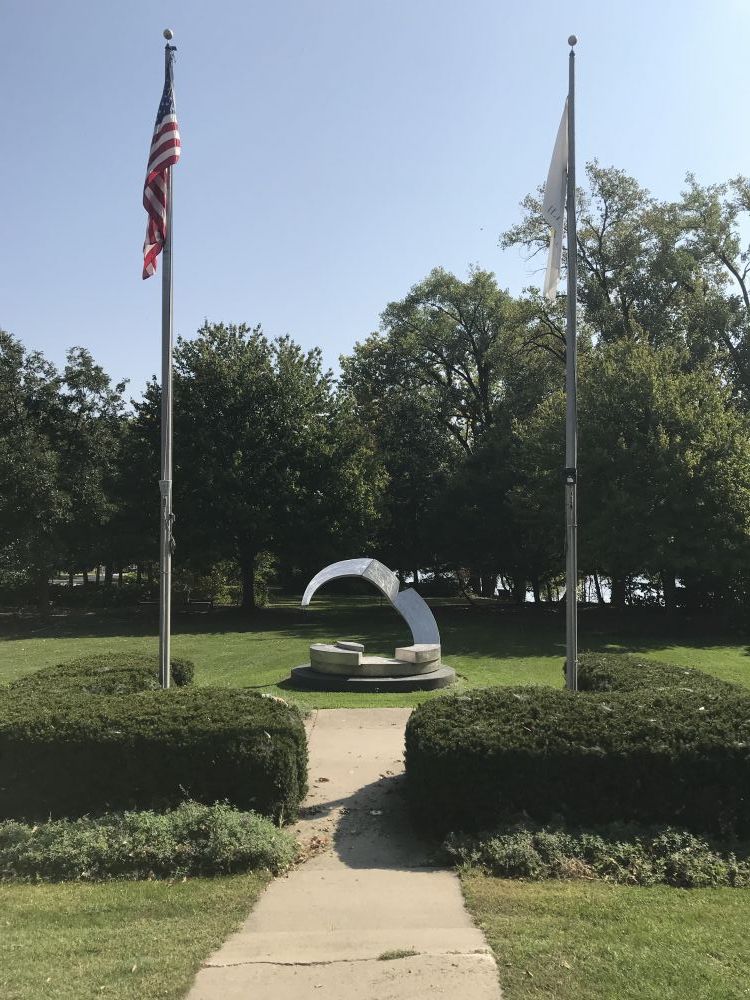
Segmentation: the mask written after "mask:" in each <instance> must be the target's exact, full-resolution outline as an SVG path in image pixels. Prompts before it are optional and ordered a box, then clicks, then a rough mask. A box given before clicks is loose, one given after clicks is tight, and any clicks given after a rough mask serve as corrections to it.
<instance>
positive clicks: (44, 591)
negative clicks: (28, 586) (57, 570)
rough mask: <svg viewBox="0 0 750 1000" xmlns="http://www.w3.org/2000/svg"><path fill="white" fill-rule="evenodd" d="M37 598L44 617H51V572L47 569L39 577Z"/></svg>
mask: <svg viewBox="0 0 750 1000" xmlns="http://www.w3.org/2000/svg"><path fill="white" fill-rule="evenodd" d="M36 599H37V603H38V607H39V611H40V613H41V615H42V617H43V618H47V617H49V573H47V571H46V570H45V571H44V572H43V573H40V574H39V577H38V578H37V585H36Z"/></svg>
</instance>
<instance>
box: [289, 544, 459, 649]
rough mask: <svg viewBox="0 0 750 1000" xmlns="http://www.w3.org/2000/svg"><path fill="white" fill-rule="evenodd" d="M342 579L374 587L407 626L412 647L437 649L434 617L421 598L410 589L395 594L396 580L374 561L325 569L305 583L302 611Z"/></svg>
mask: <svg viewBox="0 0 750 1000" xmlns="http://www.w3.org/2000/svg"><path fill="white" fill-rule="evenodd" d="M346 577H361V578H362V579H364V580H369V581H370V583H372V584H374V586H376V587H377V588H378V590H379V591H380V593H381V594H382V595H383V596H384V597H387V598H388V600H389V601H390V603H391V604H392V605H393V607H394V608H395V609H396V611H398V613H399V614H400V615H401V617H402V618H403V619H404V621H405V622H406V624H407V625H408V626H409V628H410V629H411V634H412V642H413V643H414V644H415V645H417V644H422V643H427V644H434V645H438V646H439V645H440V632H439V631H438V627H437V622H436V621H435V616H434V615H433V613H432V612H431V611H430V609H429V607H428V606H427V604H426V602H425V600H424V598H422V597H421V596H420V595H419V594H418V593H417V592H416V590H412V588H411V587H407V589H406V590H402V591H401V592H399V582H398V577H397V576H396V574H395V573H394V572H393V570H390V569H388V567H387V566H384V565H383V563H382V562H378V560H377V559H367V558H364V559H343V560H341V562H335V563H331V565H330V566H326V568H325V569H322V570H321V571H320V573H316V574H315V576H314V577H313V578H312V580H311V581H310V582H309V583H308V585H307V588H306V590H305V593H304V594H303V595H302V607H303V608H306V607H307V606H308V605H309V603H310V601H311V600H312V598H313V595H314V594H315V592H316V591H317V590H318V589H319V588H320V587H322V586H323V584H325V583H329V582H330V581H331V580H341V579H344V578H346Z"/></svg>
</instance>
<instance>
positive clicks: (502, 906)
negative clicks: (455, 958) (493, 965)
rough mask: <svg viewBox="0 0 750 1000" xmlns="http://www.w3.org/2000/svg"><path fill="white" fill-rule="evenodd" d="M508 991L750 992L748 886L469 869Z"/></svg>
mask: <svg viewBox="0 0 750 1000" xmlns="http://www.w3.org/2000/svg"><path fill="white" fill-rule="evenodd" d="M463 884H464V893H465V896H466V901H467V904H468V907H469V910H470V911H471V913H472V914H473V916H474V918H475V920H476V921H477V922H478V924H479V925H480V926H481V927H482V928H483V930H484V932H485V934H486V936H487V939H488V941H489V943H490V945H491V946H492V948H493V950H494V952H495V956H496V958H497V963H498V968H499V972H500V982H501V985H502V988H503V991H504V994H505V997H506V1000H542V998H544V1000H549V998H554V1000H740V998H747V997H748V996H750V935H748V931H747V928H748V923H750V892H747V891H746V890H743V889H690V890H681V889H672V888H668V887H657V888H649V889H639V888H632V887H629V886H611V885H606V884H602V883H581V882H542V883H524V882H515V881H514V882H509V881H504V880H502V879H496V878H490V877H487V876H483V875H479V874H475V873H472V874H468V875H465V876H464V877H463Z"/></svg>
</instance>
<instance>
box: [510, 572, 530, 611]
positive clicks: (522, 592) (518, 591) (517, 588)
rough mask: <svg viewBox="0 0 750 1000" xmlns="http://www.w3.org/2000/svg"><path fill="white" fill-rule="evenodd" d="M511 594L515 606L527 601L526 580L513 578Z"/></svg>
mask: <svg viewBox="0 0 750 1000" xmlns="http://www.w3.org/2000/svg"><path fill="white" fill-rule="evenodd" d="M511 593H512V594H513V603H514V604H523V603H524V601H525V600H526V580H524V579H522V578H521V577H513V579H512V581H511Z"/></svg>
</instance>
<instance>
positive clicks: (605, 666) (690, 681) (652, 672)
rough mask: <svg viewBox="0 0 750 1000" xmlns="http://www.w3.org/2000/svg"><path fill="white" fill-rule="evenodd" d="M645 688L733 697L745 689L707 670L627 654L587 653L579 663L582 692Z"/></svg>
mask: <svg viewBox="0 0 750 1000" xmlns="http://www.w3.org/2000/svg"><path fill="white" fill-rule="evenodd" d="M564 670H565V666H564V665H563V671H564ZM644 688H649V689H650V690H652V691H657V690H658V691H667V690H669V691H683V692H685V693H687V694H690V693H698V694H704V693H707V694H732V693H733V692H734V693H737V691H738V690H740V691H742V690H743V689H742V688H738V686H737V685H736V684H731V683H730V682H729V681H722V680H719V678H718V677H714V676H713V674H707V673H706V672H705V671H704V670H696V669H695V668H694V667H678V666H675V665H674V664H672V663H658V662H655V661H654V660H646V659H644V658H642V657H639V656H633V655H632V654H627V653H588V652H587V653H582V654H581V656H580V658H579V660H578V690H579V691H642V690H643V689H644Z"/></svg>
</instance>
